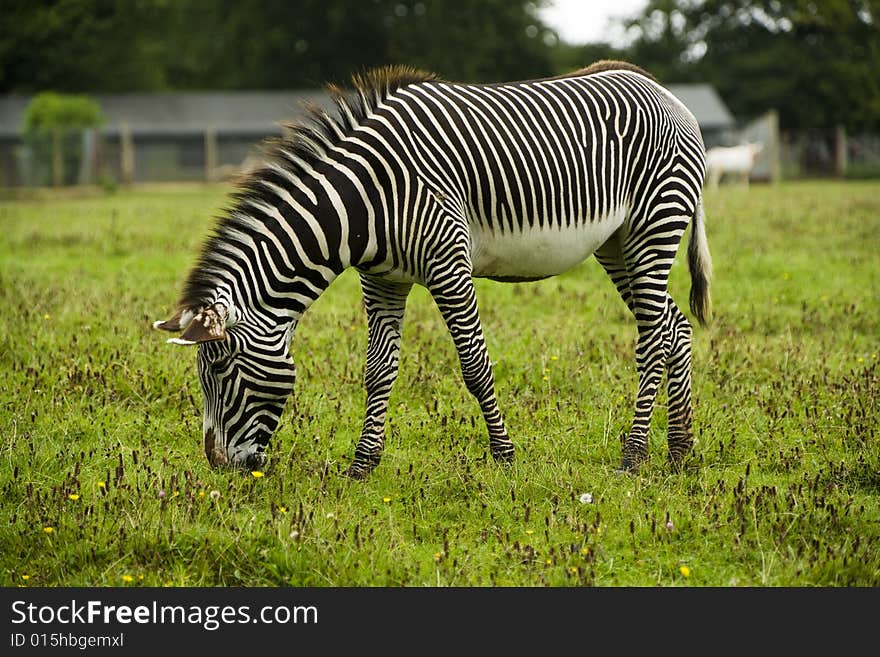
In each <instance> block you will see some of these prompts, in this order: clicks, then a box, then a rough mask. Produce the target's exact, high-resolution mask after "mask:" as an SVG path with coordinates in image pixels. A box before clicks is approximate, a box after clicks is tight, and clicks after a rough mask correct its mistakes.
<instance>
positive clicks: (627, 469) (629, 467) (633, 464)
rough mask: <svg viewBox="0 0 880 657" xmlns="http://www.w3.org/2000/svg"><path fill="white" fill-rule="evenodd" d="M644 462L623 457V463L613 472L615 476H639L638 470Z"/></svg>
mask: <svg viewBox="0 0 880 657" xmlns="http://www.w3.org/2000/svg"><path fill="white" fill-rule="evenodd" d="M642 463H644V460H643V459H642V460H636V459H632V458H627V457H624V458H623V461H621V463H620V467H619V468H617V469H616V470H615V471H614V472H615V473H616V474H630V475H637V474H639V468H640V467H641V465H642Z"/></svg>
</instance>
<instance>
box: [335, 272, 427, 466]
mask: <svg viewBox="0 0 880 657" xmlns="http://www.w3.org/2000/svg"><path fill="white" fill-rule="evenodd" d="M361 288H362V290H363V295H364V307H365V308H366V312H367V324H368V327H369V342H368V346H367V365H366V371H365V373H364V386H365V387H366V391H367V407H366V412H365V414H364V428H363V431H362V432H361V437H360V439H359V440H358V444H357V447H356V448H355V451H354V460H353V461H352V463H351V465H350V466H349V467H348V471H347V473H346V474H348V476H350V477H353V478H355V479H362V478H364V477H365V476H367V475H368V474H369V473H370V472H371V471H372V470H373V468H375V467H376V466H377V465H379V461H380V459H381V458H382V448H383V447H384V446H385V417H386V415H387V412H388V399H389V397H390V396H391V388H392V386H393V385H394V381H395V380H396V379H397V371H398V365H399V362H400V361H399V353H400V332H401V327H402V325H403V314H404V309H405V306H406V297H407V295H408V294H409V291H410V290H411V289H412V284H411V283H399V284H398V283H389V282H387V281H382V280H380V279H376V278H373V277H370V276H367V275H366V274H364V275H362V276H361Z"/></svg>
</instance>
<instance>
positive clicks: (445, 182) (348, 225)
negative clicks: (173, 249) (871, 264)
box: [153, 60, 711, 478]
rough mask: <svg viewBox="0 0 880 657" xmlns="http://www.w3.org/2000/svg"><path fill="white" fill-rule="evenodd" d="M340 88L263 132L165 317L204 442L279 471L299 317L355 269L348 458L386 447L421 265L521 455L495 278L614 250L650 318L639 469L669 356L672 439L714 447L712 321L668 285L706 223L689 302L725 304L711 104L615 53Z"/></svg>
mask: <svg viewBox="0 0 880 657" xmlns="http://www.w3.org/2000/svg"><path fill="white" fill-rule="evenodd" d="M326 89H327V92H328V95H329V98H330V99H332V104H329V105H328V107H329V108H330V109H328V107H322V106H319V105H316V104H315V105H311V106H308V107H306V109H307V114H306V117H307V118H305V119H303V120H300V121H298V122H293V123H290V124H287V125H286V126H285V127H286V128H287V131H286V133H285V134H284V135H283V136H282V137H280V138H278V137H276V138H273V139H268V140H266V141H265V142H264V147H265V148H264V150H265V158H264V160H263V163H262V164H261V166H260V167H259V168H258V169H257V170H256V171H253V172H251V173H250V174H248V175H247V176H245V177H244V178H243V179H242V180H240V181H239V184H238V185H236V186H235V189H234V190H233V191H231V192H230V195H229V196H230V199H231V200H230V203H229V205H228V206H227V208H225V209H224V211H223V212H222V214H221V215H220V216H218V217H217V218H216V219H217V220H216V221H215V224H214V229H213V232H212V233H211V234H210V235H209V236H208V237H207V238H206V239H205V241H204V243H203V244H202V250H201V253H200V255H199V256H198V258H197V260H196V262H195V264H194V265H193V267H192V268H191V270H190V271H189V274H188V277H187V278H186V281H185V283H184V286H183V292H182V294H181V297H180V300H179V302H178V304H177V308H176V312H175V313H174V314H173V316H172V317H171V318H170V319H167V320H164V321H162V320H160V321H157V322H154V323H153V327H154V328H156V329H161V330H165V331H173V332H181V333H180V335H179V337H174V338H171V339H170V340H168V342H170V343H174V344H178V345H198V357H197V363H198V375H199V380H200V382H201V387H202V391H203V393H204V415H203V435H204V450H205V454H206V456H207V458H208V461H209V462H210V464H211V465H212V466H221V465H227V466H234V467H240V468H245V469H251V470H254V469H259V468H261V467H263V466H264V464H265V463H266V459H267V457H266V448H267V446H268V444H269V442H270V439H271V437H272V435H273V434H274V433H275V431H276V429H277V426H278V423H279V419H280V417H281V415H282V411H283V407H284V405H285V401H286V399H287V397H288V396H289V394H290V393H291V391H292V389H293V387H294V382H295V379H296V368H295V365H294V361H293V358H292V357H291V355H290V351H289V347H290V342H291V339H292V336H293V332H294V329H295V328H296V325H297V322H298V321H299V319H300V318H301V316H302V315H303V313H304V312H305V311H306V310H307V309H308V308H309V306H310V305H311V304H312V303H313V302H314V301H315V300H316V299H317V298H318V296H319V295H320V294H321V293H322V292H324V291H325V290H326V289H327V288H328V286H329V285H330V284H331V283H332V282H333V280H334V279H335V278H336V277H337V276H339V275H340V274H341V273H342V272H343V271H344V270H346V269H347V268H349V267H354V268H355V269H356V270H357V272H358V276H359V279H360V284H361V290H362V294H363V303H364V309H365V314H366V318H367V327H368V344H367V352H366V366H365V373H364V386H365V389H366V408H365V413H364V422H363V429H362V432H361V435H360V438H359V440H358V441H357V445H356V447H355V451H354V458H353V459H352V460H351V461H350V465H349V467H348V469H347V470H346V472H345V474H347V475H349V476H351V477H354V478H363V477H365V476H367V475H368V474H369V473H370V472H371V471H372V470H373V469H374V468H375V467H376V466H377V465H378V464H379V462H380V459H381V456H382V451H383V449H384V441H385V423H386V415H387V410H388V403H389V397H390V394H391V391H392V385H393V384H394V382H395V379H396V378H397V375H398V365H399V349H400V342H401V328H402V325H403V319H404V308H405V304H406V299H407V295H408V294H409V292H410V290H411V289H412V287H413V285H415V284H419V285H421V286H424V287H425V288H427V290H428V291H429V292H430V294H431V296H432V297H433V299H434V301H435V302H436V305H437V308H438V310H439V312H440V315H441V316H442V318H443V320H444V322H445V324H446V327H447V329H448V331H449V333H450V335H451V337H452V341H453V342H454V345H455V348H456V350H457V354H458V357H459V364H460V371H461V374H462V377H463V379H464V383H465V385H466V387H467V390H468V391H469V392H470V393H471V394H472V395H473V397H474V398H475V399H476V401H477V402H478V404H479V407H480V410H481V411H482V415H483V419H484V421H485V426H486V429H487V431H488V438H489V449H490V453H491V455H492V457H493V458H494V460H495V461H497V462H499V463H509V462H511V461H512V460H513V457H514V444H513V442H512V441H511V440H510V438H509V437H508V433H507V429H506V427H505V422H504V419H503V416H502V413H501V410H500V408H499V404H498V401H497V398H496V393H495V382H494V377H493V371H492V364H491V362H490V359H489V355H488V353H487V349H486V341H485V338H484V334H483V328H482V326H481V323H480V317H479V312H478V306H477V298H476V294H475V291H474V279H475V278H487V279H491V280H494V281H503V282H521V281H536V280H540V279H544V278H548V277H551V276H554V275H558V274H561V273H563V272H565V271H568V270H570V269H572V268H573V267H575V266H577V265H578V264H580V263H582V262H583V261H584V260H586V259H587V258H588V257H589V256H591V255H594V256H595V258H596V259H597V261H598V262H599V263H600V264H601V266H602V267H603V268H604V270H605V271H606V272H607V274H608V276H609V278H610V279H611V282H612V283H613V284H614V285H615V286H616V288H617V290H618V292H619V294H620V296H621V297H622V299H623V301H624V303H625V304H626V306H627V307H628V308H629V311H630V312H631V314H632V316H633V317H634V318H635V322H636V325H637V328H638V337H637V341H636V347H635V361H636V369H637V374H638V393H637V399H636V403H635V411H634V415H633V418H632V425H631V429H630V430H629V433H628V435H627V436H626V437H625V438H624V439H623V440H622V443H623V444H622V459H621V461H620V466H619V470H620V471H623V472H630V473H634V472H636V473H637V472H638V471H639V468H640V466H641V465H642V464H643V463H644V462H645V461H647V460H648V456H649V454H648V439H647V436H648V429H649V425H650V422H651V416H652V412H653V407H654V403H655V397H656V394H657V391H658V388H659V386H660V383H661V379H662V377H663V376H664V374H665V375H666V381H667V392H668V400H667V403H668V427H667V433H668V436H667V442H668V452H667V459H668V462H669V463H670V464H671V466H672V467H674V468H675V469H680V467H681V466H682V464H683V463H684V462H685V460H686V457H687V456H688V454H689V453H690V452H691V451H692V448H693V431H692V419H691V418H692V408H691V338H692V328H691V324H690V322H689V320H688V319H687V318H686V317H685V314H684V313H683V312H682V311H681V310H680V309H679V308H678V306H676V304H675V303H674V302H673V300H672V298H671V297H670V295H669V293H668V285H667V283H668V276H669V272H670V268H671V267H672V264H673V260H674V258H675V256H676V252H677V249H678V245H679V243H680V240H681V238H682V236H683V234H684V232H685V231H686V229H687V228H688V226H689V225H690V228H691V231H690V237H689V241H688V248H687V260H688V265H689V271H690V276H691V290H690V310H691V313H692V314H693V315H694V316H695V317H696V319H697V320H698V322H699V323H700V324H701V325H705V324H706V323H707V321H708V317H709V314H710V311H711V301H710V296H709V282H710V277H711V257H710V254H709V249H708V244H707V238H706V232H705V218H704V211H703V203H702V186H703V180H704V176H705V149H704V145H703V141H702V136H701V133H700V129H699V126H698V124H697V122H696V120H695V118H694V116H693V115H692V114H691V112H690V111H689V110H688V109H687V108H686V107H685V106H684V105H683V104H682V103H681V102H680V101H679V100H678V99H677V98H676V97H675V96H674V95H672V94H671V93H670V92H669V91H668V90H667V89H665V88H664V87H663V86H662V85H661V84H660V83H659V82H658V81H657V80H656V79H655V78H654V77H653V76H651V75H650V74H648V73H647V72H646V71H644V70H642V69H641V68H639V67H637V66H635V65H633V64H630V63H628V62H622V61H608V60H602V61H599V62H596V63H594V64H592V65H590V66H587V67H586V68H583V69H580V70H577V71H574V72H572V73H569V74H566V75H560V76H556V77H548V78H541V79H535V80H524V81H516V82H502V83H492V84H463V83H453V82H449V81H446V80H444V79H442V78H441V77H439V76H437V75H436V74H433V73H430V72H426V71H423V70H419V69H416V68H412V67H408V66H386V67H381V68H376V69H371V70H367V71H363V72H360V73H356V74H354V75H353V76H352V79H351V85H350V86H349V87H347V88H345V87H340V86H336V85H332V84H331V85H328V86H327V87H326Z"/></svg>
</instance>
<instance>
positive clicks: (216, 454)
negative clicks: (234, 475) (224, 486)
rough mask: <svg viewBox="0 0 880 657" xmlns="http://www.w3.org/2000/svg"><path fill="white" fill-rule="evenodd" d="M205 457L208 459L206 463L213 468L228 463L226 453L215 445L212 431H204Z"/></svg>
mask: <svg viewBox="0 0 880 657" xmlns="http://www.w3.org/2000/svg"><path fill="white" fill-rule="evenodd" d="M205 456H207V457H208V463H210V464H211V465H212V466H214V467H217V466H219V465H226V463H227V462H228V459H227V458H226V452H225V451H224V450H223V449H222V448H221V447H218V446H217V444H216V441H215V439H214V430H213V429H207V430H205Z"/></svg>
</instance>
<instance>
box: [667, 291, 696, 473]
mask: <svg viewBox="0 0 880 657" xmlns="http://www.w3.org/2000/svg"><path fill="white" fill-rule="evenodd" d="M667 308H668V314H667V317H668V319H669V323H670V330H669V333H670V336H671V337H670V342H671V343H670V349H669V359H668V360H667V362H666V372H667V374H666V376H667V386H668V389H669V401H668V407H669V413H668V415H669V434H668V440H669V462H670V464H671V465H672V466H673V467H674V468H679V467H681V465H682V463H683V461H684V458H685V457H686V456H687V455H688V453H689V452H690V451H691V448H692V447H693V444H694V436H693V433H692V430H691V412H692V411H691V325H690V322H688V320H687V318H686V317H685V316H684V314H683V313H682V312H681V310H679V308H678V306H676V305H675V303H674V302H673V301H672V299H671V298H669V297H667Z"/></svg>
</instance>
